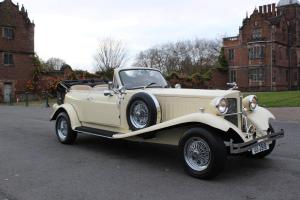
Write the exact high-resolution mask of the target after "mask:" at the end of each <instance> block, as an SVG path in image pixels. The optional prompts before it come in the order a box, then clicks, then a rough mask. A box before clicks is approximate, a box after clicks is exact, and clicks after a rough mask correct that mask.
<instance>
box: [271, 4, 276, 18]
mask: <svg viewBox="0 0 300 200" xmlns="http://www.w3.org/2000/svg"><path fill="white" fill-rule="evenodd" d="M272 15H276V4H275V3H273V4H272Z"/></svg>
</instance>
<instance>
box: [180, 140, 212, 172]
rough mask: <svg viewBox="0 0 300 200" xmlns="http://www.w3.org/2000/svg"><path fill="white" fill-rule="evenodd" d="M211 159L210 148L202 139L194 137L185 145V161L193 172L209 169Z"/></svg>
mask: <svg viewBox="0 0 300 200" xmlns="http://www.w3.org/2000/svg"><path fill="white" fill-rule="evenodd" d="M210 157H211V152H210V147H209V145H208V144H207V142H206V141H204V140H203V139H202V138H200V137H193V138H190V139H189V140H188V141H187V142H186V143H185V146H184V159H185V162H186V163H187V164H188V166H189V167H191V168H192V169H193V170H196V171H203V170H205V169H207V167H208V165H209V163H210Z"/></svg>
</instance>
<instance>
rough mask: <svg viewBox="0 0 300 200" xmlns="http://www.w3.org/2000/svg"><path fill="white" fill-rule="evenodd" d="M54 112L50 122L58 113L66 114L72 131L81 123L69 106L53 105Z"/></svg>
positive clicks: (72, 108)
mask: <svg viewBox="0 0 300 200" xmlns="http://www.w3.org/2000/svg"><path fill="white" fill-rule="evenodd" d="M53 109H54V112H53V114H52V116H51V118H50V121H53V120H56V117H57V115H58V114H59V113H60V112H66V113H67V114H68V116H69V118H70V122H71V127H72V129H73V130H74V129H75V128H76V127H80V126H81V123H80V121H79V119H78V116H77V113H76V111H75V109H74V107H73V106H72V105H71V104H62V105H60V106H59V105H57V104H54V105H53Z"/></svg>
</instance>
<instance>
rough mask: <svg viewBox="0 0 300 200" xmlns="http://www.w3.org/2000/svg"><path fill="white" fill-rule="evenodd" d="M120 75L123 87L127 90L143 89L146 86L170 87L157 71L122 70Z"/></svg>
mask: <svg viewBox="0 0 300 200" xmlns="http://www.w3.org/2000/svg"><path fill="white" fill-rule="evenodd" d="M119 75H120V79H121V82H122V85H123V86H124V87H125V88H126V89H135V88H143V87H146V86H148V87H161V88H164V87H166V86H167V85H168V84H167V82H166V80H165V78H164V77H163V75H162V74H161V73H160V72H159V71H156V70H150V69H149V70H148V69H132V70H122V71H120V72H119Z"/></svg>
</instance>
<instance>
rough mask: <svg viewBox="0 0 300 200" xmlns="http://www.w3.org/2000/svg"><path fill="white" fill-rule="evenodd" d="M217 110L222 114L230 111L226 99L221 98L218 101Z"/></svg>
mask: <svg viewBox="0 0 300 200" xmlns="http://www.w3.org/2000/svg"><path fill="white" fill-rule="evenodd" d="M216 108H217V109H218V111H219V112H220V113H221V114H223V115H224V114H226V113H227V111H228V101H227V100H226V99H225V98H219V99H217V100H216Z"/></svg>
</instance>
